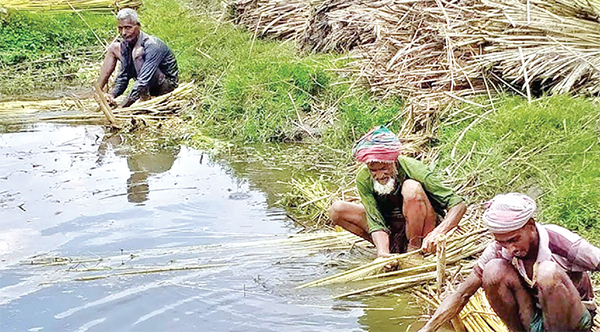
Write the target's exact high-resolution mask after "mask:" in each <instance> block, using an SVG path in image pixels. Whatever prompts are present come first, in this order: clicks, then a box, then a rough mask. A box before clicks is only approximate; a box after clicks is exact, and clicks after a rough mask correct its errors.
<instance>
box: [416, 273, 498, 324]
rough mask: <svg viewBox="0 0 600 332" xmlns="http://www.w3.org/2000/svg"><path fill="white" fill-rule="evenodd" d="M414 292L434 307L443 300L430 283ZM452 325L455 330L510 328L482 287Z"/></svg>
mask: <svg viewBox="0 0 600 332" xmlns="http://www.w3.org/2000/svg"><path fill="white" fill-rule="evenodd" d="M451 291H453V289H452V290H451ZM414 294H415V296H416V297H417V298H419V299H421V300H423V301H425V302H426V303H428V304H430V305H431V306H432V307H434V308H437V307H438V306H439V305H440V303H441V302H442V299H441V297H440V295H439V293H438V292H437V291H436V290H435V289H434V288H433V287H431V286H429V285H427V286H424V287H420V288H416V289H415V290H414ZM452 325H453V326H454V330H455V331H469V332H508V328H507V327H506V325H504V323H503V322H502V320H500V318H499V317H498V316H497V315H496V313H495V312H494V310H493V309H492V306H491V305H490V304H489V302H488V300H487V298H486V297H485V293H484V292H483V290H482V289H481V288H480V289H479V290H477V292H476V293H475V294H474V295H473V296H471V298H470V299H469V302H468V303H467V304H466V305H465V307H464V308H463V310H462V311H461V312H460V314H459V317H456V318H455V319H453V320H452Z"/></svg>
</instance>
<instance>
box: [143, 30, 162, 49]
mask: <svg viewBox="0 0 600 332" xmlns="http://www.w3.org/2000/svg"><path fill="white" fill-rule="evenodd" d="M143 42H144V46H149V45H157V46H159V45H160V46H163V45H164V46H166V44H165V42H163V41H162V40H161V39H160V38H158V37H156V36H153V35H150V34H147V33H144V34H143Z"/></svg>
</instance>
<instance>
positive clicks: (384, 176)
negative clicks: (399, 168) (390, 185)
mask: <svg viewBox="0 0 600 332" xmlns="http://www.w3.org/2000/svg"><path fill="white" fill-rule="evenodd" d="M367 167H369V173H371V176H372V177H373V180H375V181H377V182H379V183H380V184H386V183H387V182H388V181H389V180H390V179H395V178H396V174H397V172H396V163H382V162H379V161H374V162H371V163H368V164H367Z"/></svg>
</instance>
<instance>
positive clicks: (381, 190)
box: [373, 178, 396, 195]
mask: <svg viewBox="0 0 600 332" xmlns="http://www.w3.org/2000/svg"><path fill="white" fill-rule="evenodd" d="M395 188H396V179H395V178H389V179H388V180H387V182H386V183H385V184H381V183H379V181H376V180H373V190H375V192H376V193H378V194H379V195H389V194H391V193H392V192H393V191H394V189H395Z"/></svg>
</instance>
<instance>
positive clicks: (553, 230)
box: [538, 224, 581, 246]
mask: <svg viewBox="0 0 600 332" xmlns="http://www.w3.org/2000/svg"><path fill="white" fill-rule="evenodd" d="M538 226H541V227H543V228H544V229H545V230H546V232H547V233H548V238H549V240H550V242H551V243H552V244H555V245H556V244H562V245H563V246H569V245H571V244H572V243H574V242H577V241H578V240H579V239H581V236H579V235H577V234H575V233H573V232H571V231H570V230H568V229H566V228H564V227H561V226H559V225H555V224H538Z"/></svg>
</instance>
